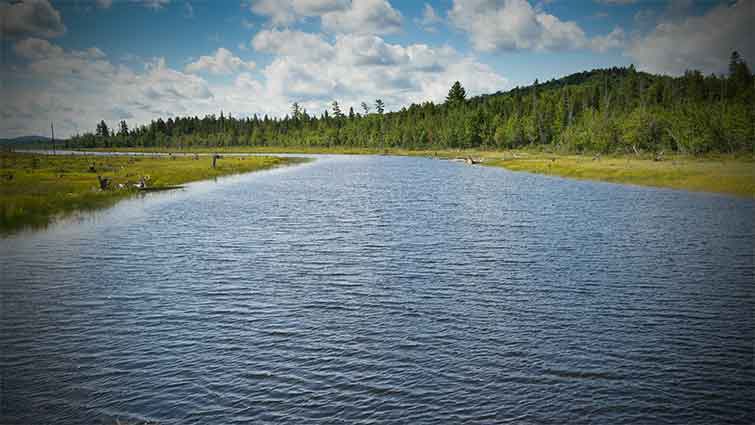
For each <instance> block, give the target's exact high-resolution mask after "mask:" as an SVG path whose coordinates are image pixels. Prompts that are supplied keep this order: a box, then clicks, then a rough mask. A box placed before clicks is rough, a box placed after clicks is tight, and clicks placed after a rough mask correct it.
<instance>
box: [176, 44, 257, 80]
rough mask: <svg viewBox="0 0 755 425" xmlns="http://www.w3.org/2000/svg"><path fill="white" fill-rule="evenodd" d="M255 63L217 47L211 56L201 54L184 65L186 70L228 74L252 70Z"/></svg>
mask: <svg viewBox="0 0 755 425" xmlns="http://www.w3.org/2000/svg"><path fill="white" fill-rule="evenodd" d="M255 66H256V64H255V63H254V62H252V61H249V62H245V61H244V60H242V59H241V58H239V57H237V56H234V55H233V53H231V52H230V51H229V50H228V49H226V48H223V47H221V48H219V49H218V50H216V51H215V54H214V55H212V56H201V57H200V58H199V59H198V60H196V61H195V62H192V63H190V64H188V65H186V69H185V70H186V72H189V73H197V72H209V73H211V74H215V75H228V74H232V73H234V72H238V71H240V70H252V69H254V67H255Z"/></svg>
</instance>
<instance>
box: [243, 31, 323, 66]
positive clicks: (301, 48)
mask: <svg viewBox="0 0 755 425" xmlns="http://www.w3.org/2000/svg"><path fill="white" fill-rule="evenodd" d="M252 46H253V47H254V49H255V50H257V51H259V52H265V53H272V54H275V55H278V56H290V57H297V58H299V59H303V60H326V59H328V58H330V57H331V56H333V53H334V49H333V46H331V45H330V44H328V42H327V41H325V39H324V38H323V37H322V36H321V35H319V34H312V33H306V32H301V31H290V30H283V31H279V30H263V31H260V32H259V33H257V35H255V36H254V38H253V39H252Z"/></svg>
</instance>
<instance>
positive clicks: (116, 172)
mask: <svg viewBox="0 0 755 425" xmlns="http://www.w3.org/2000/svg"><path fill="white" fill-rule="evenodd" d="M301 161H302V159H301V158H278V157H270V156H260V157H243V158H239V157H223V158H221V159H220V160H218V165H217V167H216V168H214V169H213V168H212V167H211V162H212V159H211V158H209V157H199V159H194V158H187V157H172V158H171V157H127V156H79V155H67V156H49V155H36V154H25V153H0V233H4V234H7V233H10V232H12V231H14V230H18V229H20V228H23V227H43V226H46V225H47V224H49V223H50V222H51V221H52V220H54V219H55V218H56V217H57V216H65V215H68V214H70V213H72V212H74V211H86V210H93V209H97V208H102V207H107V206H110V205H112V204H113V203H115V202H117V201H118V200H120V199H123V198H125V197H128V196H131V195H133V194H135V193H136V192H137V190H136V189H135V188H134V187H133V185H134V184H135V183H136V182H138V181H139V179H140V178H141V177H142V176H149V186H151V187H155V188H157V187H166V186H176V185H181V184H183V183H188V182H191V181H196V180H205V179H211V178H215V177H220V176H224V175H229V174H238V173H246V172H251V171H257V170H262V169H267V168H272V167H276V166H281V165H286V164H292V163H296V162H301ZM98 175H99V176H102V177H103V178H109V179H111V183H110V189H108V190H100V188H99V184H98V180H97V176H98ZM120 185H123V187H122V188H120V187H119V186H120Z"/></svg>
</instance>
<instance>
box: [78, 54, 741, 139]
mask: <svg viewBox="0 0 755 425" xmlns="http://www.w3.org/2000/svg"><path fill="white" fill-rule="evenodd" d="M754 123H755V79H754V78H753V75H752V72H751V70H750V68H749V66H748V65H747V63H746V62H745V61H744V60H743V59H742V58H741V57H740V56H739V55H738V54H737V52H733V53H732V54H731V59H730V64H729V70H728V74H727V75H713V74H711V75H707V76H704V75H703V74H702V73H701V72H699V71H687V72H685V73H684V75H682V76H679V77H671V76H664V75H653V74H649V73H646V72H639V71H637V70H635V68H634V66H629V67H621V68H618V67H614V68H607V69H595V70H592V71H586V72H581V73H577V74H572V75H569V76H567V77H564V78H560V79H554V80H550V81H548V82H538V81H537V80H535V82H534V83H533V84H532V85H530V86H527V87H517V88H514V89H512V90H509V91H506V92H497V93H494V94H489V95H482V96H476V97H472V98H467V96H466V92H465V90H464V88H463V87H462V85H461V83H459V82H456V83H454V85H453V86H452V87H451V89H450V90H449V92H448V96H447V98H446V100H445V102H443V103H433V102H424V103H421V104H412V105H410V106H408V107H403V108H401V109H400V110H399V111H396V112H389V113H386V112H385V104H384V102H383V101H382V100H380V99H377V100H375V101H374V102H369V103H368V102H362V103H361V108H360V110H359V111H354V109H353V107H352V108H349V110H348V111H347V112H344V111H342V109H341V106H340V105H339V103H338V102H337V101H333V102H332V104H331V107H330V110H326V111H324V112H323V113H322V114H320V115H319V116H316V115H311V114H309V113H308V112H307V111H306V110H305V109H304V108H302V107H301V106H300V104H299V103H294V104H293V105H292V107H291V113H290V114H288V115H286V116H285V117H282V118H278V117H276V118H271V117H268V116H267V115H265V116H263V117H259V116H257V115H254V116H251V117H244V118H241V117H238V118H237V117H232V116H231V115H230V114H228V115H225V114H224V113H223V112H221V113H220V115H218V116H216V115H214V114H212V115H206V116H204V117H203V118H199V117H197V116H194V117H191V116H187V117H177V118H168V119H167V120H164V119H162V118H159V119H157V120H154V121H152V122H151V123H150V124H148V125H142V126H139V127H136V128H132V129H130V128H129V127H128V124H127V123H126V122H125V121H121V122H120V123H119V124H118V126H117V127H116V128H113V129H111V128H109V127H108V125H107V124H106V123H105V122H104V121H102V122H100V123H99V124H98V125H97V127H96V130H95V132H94V133H87V134H83V135H77V136H74V137H72V138H70V139H69V140H68V141H67V142H66V144H67V145H68V146H69V147H85V148H94V147H105V148H108V147H164V148H192V147H210V148H214V147H218V148H221V147H234V146H275V147H282V148H285V147H314V148H338V147H353V148H376V149H388V148H405V149H464V148H477V149H509V148H522V147H532V146H535V147H537V146H540V147H543V148H547V149H553V150H558V151H563V152H638V151H647V152H660V151H666V152H680V153H687V154H705V153H710V152H721V153H750V154H752V153H753V150H754V149H755V145H754V143H755V142H754V140H755V128H754V125H755V124H754Z"/></svg>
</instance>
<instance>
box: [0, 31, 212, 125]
mask: <svg viewBox="0 0 755 425" xmlns="http://www.w3.org/2000/svg"><path fill="white" fill-rule="evenodd" d="M14 52H15V53H16V54H17V55H18V56H19V57H20V58H21V59H23V66H22V67H20V69H17V70H9V71H8V72H6V73H4V78H5V79H6V81H7V85H6V86H5V90H4V99H3V102H2V103H0V115H1V116H3V120H0V134H4V135H21V134H39V132H40V131H43V130H44V129H45V128H47V127H49V125H50V121H55V128H56V130H58V131H59V132H60V134H61V136H63V137H67V136H70V135H72V134H75V133H77V132H84V131H91V129H92V126H93V125H94V123H96V122H98V121H99V120H101V119H105V120H118V119H129V120H130V121H131V122H130V124H132V126H133V125H134V124H143V123H147V122H149V121H150V120H152V119H155V118H157V116H162V117H167V116H170V115H172V114H178V113H188V111H190V112H191V113H192V114H194V113H197V114H201V113H203V112H205V113H207V112H211V111H215V110H217V108H218V105H217V104H216V101H215V95H214V94H213V91H212V90H211V88H210V86H209V84H208V83H207V82H206V81H205V80H204V79H202V78H201V77H199V76H196V75H190V74H186V73H183V72H181V71H178V70H175V69H172V68H170V67H168V66H167V65H166V63H165V60H164V59H161V58H157V59H155V60H152V61H150V62H148V63H146V64H144V68H143V69H142V70H140V71H135V70H133V69H131V68H129V67H126V66H123V65H116V64H113V63H112V62H111V61H110V60H109V59H108V58H107V56H106V55H105V53H104V52H102V51H101V50H100V49H98V48H96V47H91V48H88V49H84V50H65V49H63V48H61V47H60V46H56V45H54V44H51V43H49V42H47V41H46V40H41V39H25V40H22V41H19V42H17V43H16V44H15V45H14Z"/></svg>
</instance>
